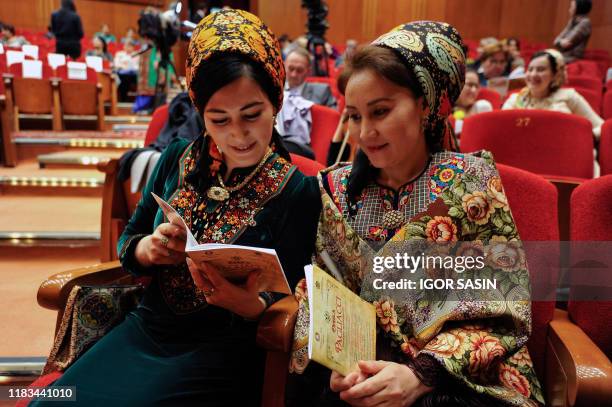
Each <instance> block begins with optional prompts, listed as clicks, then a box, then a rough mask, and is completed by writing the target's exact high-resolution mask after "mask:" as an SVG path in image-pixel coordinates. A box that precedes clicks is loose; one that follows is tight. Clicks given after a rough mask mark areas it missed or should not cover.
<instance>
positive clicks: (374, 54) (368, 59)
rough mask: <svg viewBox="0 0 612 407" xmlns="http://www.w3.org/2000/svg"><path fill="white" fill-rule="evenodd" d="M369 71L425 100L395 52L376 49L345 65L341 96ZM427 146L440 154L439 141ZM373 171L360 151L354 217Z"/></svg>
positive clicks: (351, 191)
mask: <svg viewBox="0 0 612 407" xmlns="http://www.w3.org/2000/svg"><path fill="white" fill-rule="evenodd" d="M367 69H369V70H371V71H374V72H375V73H377V74H378V75H380V76H382V77H383V78H385V79H386V80H388V81H390V82H392V83H394V84H396V85H398V86H402V87H404V88H407V89H410V90H411V91H412V93H413V94H414V97H415V98H419V97H421V96H423V90H422V88H421V86H420V85H419V84H418V81H417V79H416V77H415V76H414V73H413V72H412V70H411V69H409V68H408V66H406V64H404V63H403V62H402V59H401V57H400V56H399V55H397V54H396V51H394V50H392V49H389V48H384V47H379V46H376V45H368V46H365V47H363V48H361V49H359V50H358V51H356V52H355V54H353V56H352V57H351V58H350V59H349V60H348V61H347V62H346V64H345V67H344V70H343V71H342V73H341V74H340V76H339V78H338V88H339V90H340V92H341V93H342V94H343V95H344V93H345V92H346V86H347V84H348V82H349V79H350V77H351V76H352V75H353V74H355V73H357V72H360V71H363V70H367ZM425 142H426V143H427V148H428V149H429V151H430V152H432V153H433V152H437V151H440V150H441V146H440V141H439V140H436V138H435V137H431V136H430V135H427V134H426V135H425ZM372 169H373V167H372V165H371V164H370V160H369V159H368V156H367V155H366V154H365V153H364V152H363V151H361V150H358V151H357V155H356V156H355V160H354V161H353V168H352V170H351V175H350V176H349V180H348V186H347V190H346V192H347V198H348V204H349V211H350V212H351V213H352V212H353V211H354V206H355V203H356V201H357V199H358V197H359V195H360V194H361V191H363V189H364V188H365V187H366V185H367V184H368V183H369V182H370V179H371V177H372V176H373V173H372Z"/></svg>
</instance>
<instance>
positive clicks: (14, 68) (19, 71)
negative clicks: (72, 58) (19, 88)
mask: <svg viewBox="0 0 612 407" xmlns="http://www.w3.org/2000/svg"><path fill="white" fill-rule="evenodd" d="M8 71H9V73H10V74H12V75H13V76H15V77H16V78H21V77H22V76H23V64H22V63H21V62H19V63H16V64H12V65H11V66H9V68H8ZM42 76H43V79H49V78H51V77H52V76H53V69H51V67H50V66H49V65H47V64H45V63H44V62H43V64H42Z"/></svg>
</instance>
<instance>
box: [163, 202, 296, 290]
mask: <svg viewBox="0 0 612 407" xmlns="http://www.w3.org/2000/svg"><path fill="white" fill-rule="evenodd" d="M151 194H152V195H153V198H155V201H157V203H158V205H159V206H160V207H161V209H162V211H163V212H164V215H166V218H167V219H168V221H169V222H170V223H172V224H174V225H177V226H182V227H183V228H185V231H186V233H187V242H186V244H185V253H186V254H187V255H188V256H189V257H190V258H191V259H192V260H193V261H194V262H195V263H196V264H201V263H206V264H210V265H212V266H214V267H215V268H216V269H217V270H219V272H220V273H221V274H222V275H223V276H224V277H225V278H226V279H228V280H230V281H232V282H234V283H243V282H245V281H246V278H247V276H248V275H249V273H252V272H256V271H260V272H261V276H260V277H259V280H258V281H259V287H258V289H259V291H260V292H263V291H271V292H276V293H281V294H291V288H289V283H288V282H287V277H285V273H284V271H283V266H282V265H281V263H280V260H279V259H278V256H277V255H276V250H274V249H264V248H260V247H251V246H239V245H233V244H221V243H205V244H199V243H198V242H197V240H196V239H195V237H194V236H193V234H192V233H191V230H190V229H189V228H188V227H187V225H186V224H185V221H184V220H183V218H182V217H181V215H179V214H178V212H177V211H176V210H175V209H174V208H173V207H172V206H170V204H168V203H167V202H166V201H164V200H163V199H162V198H160V197H159V196H157V195H156V194H154V193H153V192H151Z"/></svg>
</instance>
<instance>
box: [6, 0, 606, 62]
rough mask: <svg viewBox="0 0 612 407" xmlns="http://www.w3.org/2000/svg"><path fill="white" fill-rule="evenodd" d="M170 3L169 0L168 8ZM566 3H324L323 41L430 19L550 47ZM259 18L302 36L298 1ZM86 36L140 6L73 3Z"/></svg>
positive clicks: (34, 21) (37, 15)
mask: <svg viewBox="0 0 612 407" xmlns="http://www.w3.org/2000/svg"><path fill="white" fill-rule="evenodd" d="M168 1H170V0H167V1H166V3H167V2H168ZM569 1H570V0H538V1H533V0H410V1H409V0H327V4H328V5H329V14H328V18H327V20H328V22H329V25H330V28H329V30H328V32H327V39H328V41H330V42H332V43H343V42H345V41H346V39H348V38H353V39H356V40H357V41H359V42H368V41H372V40H373V39H375V38H376V37H377V36H378V35H380V34H382V33H383V32H385V31H387V30H389V29H391V28H393V27H395V26H396V25H398V24H400V23H403V22H407V21H414V20H421V19H431V20H438V21H447V22H449V23H451V24H453V25H454V26H455V27H457V29H458V30H459V31H460V32H461V34H462V35H463V36H464V37H465V38H469V39H479V38H482V37H485V36H497V37H506V36H517V37H520V38H525V39H528V40H530V41H537V42H547V43H550V42H551V41H552V40H553V39H554V37H555V36H556V35H557V33H559V32H560V31H561V29H562V28H563V27H564V26H565V24H566V23H567V17H568V14H567V10H568V8H569ZM59 3H60V0H16V1H13V0H0V21H6V22H9V23H11V24H13V25H15V26H17V27H24V28H29V29H39V30H45V29H46V27H47V25H48V24H49V17H50V14H51V12H52V11H53V10H55V9H57V8H58V7H59ZM251 4H252V6H255V8H256V9H257V13H258V15H259V16H260V17H261V18H262V19H263V20H264V21H265V22H266V23H267V24H268V25H269V26H270V28H271V29H272V31H274V32H275V33H276V34H278V35H280V34H284V33H286V34H288V35H289V36H290V37H291V38H295V37H297V36H299V35H302V34H304V33H305V31H306V28H305V24H306V10H304V9H302V7H301V0H283V1H279V0H251ZM76 5H77V10H78V12H79V14H80V15H81V18H82V19H83V24H84V29H85V32H86V35H88V36H91V35H92V34H93V33H94V32H96V31H98V29H99V27H100V24H101V23H102V22H107V23H108V24H109V26H110V27H111V30H112V32H113V34H115V35H116V36H117V37H121V36H122V35H123V34H124V32H125V30H126V29H127V27H129V26H134V27H135V26H136V25H137V23H136V22H137V19H138V13H139V11H140V10H141V9H142V8H143V7H142V6H140V5H133V4H129V3H120V2H115V1H110V0H106V1H105V0H76ZM591 20H592V22H593V35H592V37H591V41H590V44H589V46H590V48H604V49H607V50H608V51H610V53H611V54H612V41H610V38H612V0H593V10H592V12H591Z"/></svg>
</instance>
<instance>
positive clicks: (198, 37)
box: [186, 9, 285, 111]
mask: <svg viewBox="0 0 612 407" xmlns="http://www.w3.org/2000/svg"><path fill="white" fill-rule="evenodd" d="M222 52H225V53H238V54H242V55H245V56H247V57H249V58H251V59H252V60H253V61H255V62H257V63H259V64H261V66H262V67H263V68H264V69H265V71H266V72H267V73H268V75H270V78H271V79H272V82H273V83H274V87H275V89H276V94H277V99H276V100H271V102H272V104H273V105H274V106H275V108H276V110H277V111H278V110H280V108H281V106H282V104H283V87H284V85H285V66H284V64H283V59H282V56H281V51H280V45H279V43H278V41H277V40H276V37H275V36H274V34H273V33H272V31H270V29H268V27H267V26H266V25H265V24H264V23H263V22H262V21H261V20H260V19H259V18H258V17H256V16H254V15H253V14H251V13H249V12H247V11H244V10H233V9H228V10H220V11H218V12H216V13H213V14H210V15H208V16H207V17H205V18H204V19H202V21H200V23H199V24H198V26H197V27H196V28H195V30H194V31H193V34H192V36H191V41H190V42H189V50H188V53H187V69H186V71H187V88H188V89H189V96H190V97H191V100H192V102H194V105H195V93H194V91H193V88H192V87H191V86H192V83H193V78H195V76H196V73H197V71H198V69H199V68H200V66H202V64H203V63H204V62H205V61H206V60H208V59H209V58H210V57H211V56H213V55H216V54H218V53H222Z"/></svg>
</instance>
